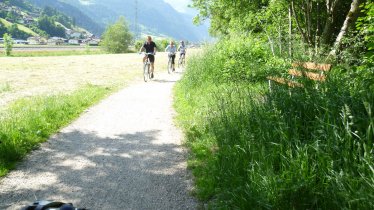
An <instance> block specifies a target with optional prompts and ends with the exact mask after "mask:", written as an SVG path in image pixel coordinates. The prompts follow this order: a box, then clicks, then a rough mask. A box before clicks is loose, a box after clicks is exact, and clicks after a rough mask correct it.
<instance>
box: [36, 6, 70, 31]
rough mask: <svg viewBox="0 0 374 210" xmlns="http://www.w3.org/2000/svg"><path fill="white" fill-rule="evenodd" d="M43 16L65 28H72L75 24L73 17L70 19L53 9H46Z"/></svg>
mask: <svg viewBox="0 0 374 210" xmlns="http://www.w3.org/2000/svg"><path fill="white" fill-rule="evenodd" d="M41 16H47V17H49V18H51V19H52V20H53V21H55V22H59V23H61V24H62V25H64V26H65V27H68V28H72V27H73V26H74V25H75V23H74V20H73V19H72V18H71V17H68V16H66V15H64V14H62V13H60V12H59V11H57V10H56V9H54V8H52V7H48V6H47V7H44V9H43V11H42V13H41Z"/></svg>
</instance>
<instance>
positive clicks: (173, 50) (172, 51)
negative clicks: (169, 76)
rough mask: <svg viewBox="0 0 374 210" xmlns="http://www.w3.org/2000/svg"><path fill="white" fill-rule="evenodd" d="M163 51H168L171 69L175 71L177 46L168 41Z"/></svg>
mask: <svg viewBox="0 0 374 210" xmlns="http://www.w3.org/2000/svg"><path fill="white" fill-rule="evenodd" d="M165 52H168V56H169V57H171V63H172V66H173V71H175V53H176V52H177V48H176V47H175V45H174V42H173V41H170V44H169V45H168V46H167V47H166V48H165Z"/></svg>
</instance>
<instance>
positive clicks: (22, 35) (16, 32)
mask: <svg viewBox="0 0 374 210" xmlns="http://www.w3.org/2000/svg"><path fill="white" fill-rule="evenodd" d="M8 33H9V34H10V35H12V37H15V38H18V39H27V38H28V37H29V36H30V34H28V33H26V32H24V31H22V30H20V29H19V28H18V25H17V24H16V23H14V24H12V25H11V26H10V27H9V28H8Z"/></svg>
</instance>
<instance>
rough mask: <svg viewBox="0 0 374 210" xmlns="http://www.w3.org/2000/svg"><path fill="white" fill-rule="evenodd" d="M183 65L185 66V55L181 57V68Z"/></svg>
mask: <svg viewBox="0 0 374 210" xmlns="http://www.w3.org/2000/svg"><path fill="white" fill-rule="evenodd" d="M185 64H186V59H185V55H183V57H182V61H181V66H182V68H183V67H184V65H185Z"/></svg>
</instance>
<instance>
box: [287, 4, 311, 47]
mask: <svg viewBox="0 0 374 210" xmlns="http://www.w3.org/2000/svg"><path fill="white" fill-rule="evenodd" d="M291 8H292V13H293V15H294V17H295V21H296V26H297V28H298V30H299V32H300V33H301V35H302V37H303V39H304V42H305V43H308V45H310V44H311V43H310V42H309V39H308V36H307V34H306V33H305V32H304V30H303V29H302V27H301V26H300V23H299V20H298V17H297V14H296V12H295V6H294V1H293V0H292V1H291Z"/></svg>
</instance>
